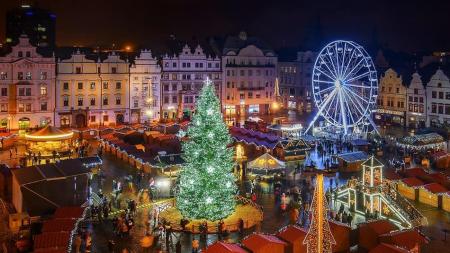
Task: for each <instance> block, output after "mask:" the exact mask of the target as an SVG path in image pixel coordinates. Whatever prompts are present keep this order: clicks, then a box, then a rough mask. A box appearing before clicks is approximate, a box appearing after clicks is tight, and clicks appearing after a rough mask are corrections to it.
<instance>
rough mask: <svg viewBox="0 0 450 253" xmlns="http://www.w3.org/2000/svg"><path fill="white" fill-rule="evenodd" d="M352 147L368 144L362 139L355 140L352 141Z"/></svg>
mask: <svg viewBox="0 0 450 253" xmlns="http://www.w3.org/2000/svg"><path fill="white" fill-rule="evenodd" d="M352 145H353V146H367V145H369V142H368V141H366V140H363V139H356V140H352Z"/></svg>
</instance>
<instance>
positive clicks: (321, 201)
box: [303, 174, 336, 253]
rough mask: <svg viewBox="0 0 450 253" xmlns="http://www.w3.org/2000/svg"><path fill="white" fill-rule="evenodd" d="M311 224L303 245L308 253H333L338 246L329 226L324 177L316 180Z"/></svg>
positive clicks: (311, 209) (319, 176) (319, 175)
mask: <svg viewBox="0 0 450 253" xmlns="http://www.w3.org/2000/svg"><path fill="white" fill-rule="evenodd" d="M310 213H311V224H310V225H309V230H308V233H307V234H306V237H305V239H304V240H303V244H306V248H307V252H308V253H331V252H332V245H334V244H336V241H335V240H334V237H333V234H332V233H331V230H330V224H328V216H327V214H328V204H327V200H326V198H325V194H324V190H323V175H322V174H318V175H317V178H316V189H315V190H314V196H313V200H312V203H311V208H310Z"/></svg>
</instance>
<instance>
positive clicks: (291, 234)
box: [277, 225, 308, 243]
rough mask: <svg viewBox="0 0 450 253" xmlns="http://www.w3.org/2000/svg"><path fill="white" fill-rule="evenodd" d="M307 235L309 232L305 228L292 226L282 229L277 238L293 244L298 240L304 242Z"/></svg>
mask: <svg viewBox="0 0 450 253" xmlns="http://www.w3.org/2000/svg"><path fill="white" fill-rule="evenodd" d="M307 233H308V231H306V230H305V229H304V228H301V227H297V226H294V225H291V226H287V227H285V228H283V229H281V230H280V231H279V232H278V233H277V236H278V237H280V238H281V239H283V240H285V241H287V242H290V243H292V242H295V241H298V240H301V241H303V239H304V238H305V237H306V234H307Z"/></svg>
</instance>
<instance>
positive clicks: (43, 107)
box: [41, 102, 47, 111]
mask: <svg viewBox="0 0 450 253" xmlns="http://www.w3.org/2000/svg"><path fill="white" fill-rule="evenodd" d="M41 111H47V102H42V103H41Z"/></svg>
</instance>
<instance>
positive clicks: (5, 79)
mask: <svg viewBox="0 0 450 253" xmlns="http://www.w3.org/2000/svg"><path fill="white" fill-rule="evenodd" d="M54 92H55V58H54V57H53V56H51V57H44V56H42V55H41V54H39V53H38V52H37V51H36V47H35V46H33V45H31V44H30V41H29V39H28V38H27V37H26V36H21V37H20V38H19V43H18V44H17V45H16V46H13V47H12V51H11V52H10V53H9V54H7V55H5V56H3V57H0V130H3V131H4V130H11V129H14V130H15V129H19V130H21V131H20V133H23V132H25V131H27V130H28V129H30V128H36V127H40V126H45V125H47V124H53V123H54V109H55V104H54V101H55V96H54V94H55V93H54Z"/></svg>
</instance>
